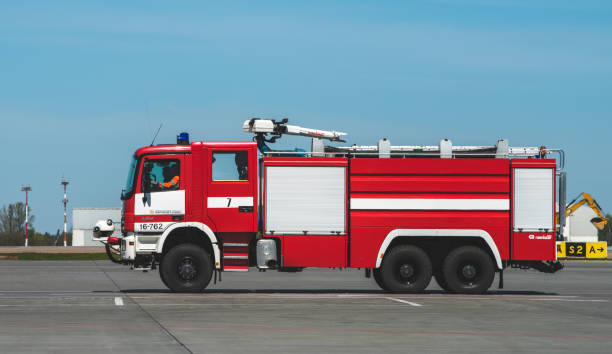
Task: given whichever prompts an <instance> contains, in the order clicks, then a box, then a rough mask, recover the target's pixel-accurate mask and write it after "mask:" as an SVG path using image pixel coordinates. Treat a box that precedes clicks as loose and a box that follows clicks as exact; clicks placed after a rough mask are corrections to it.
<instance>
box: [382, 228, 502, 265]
mask: <svg viewBox="0 0 612 354" xmlns="http://www.w3.org/2000/svg"><path fill="white" fill-rule="evenodd" d="M437 238H444V239H455V240H458V241H460V240H470V241H472V242H471V243H472V244H475V245H478V246H480V247H482V248H484V249H485V251H487V252H488V253H489V254H490V255H491V256H492V257H493V260H494V262H495V264H496V267H497V270H500V269H503V265H502V260H501V256H500V254H499V249H498V248H497V245H496V244H495V241H494V240H493V238H492V237H491V235H490V234H489V233H488V232H486V231H485V230H481V229H395V230H392V231H391V232H389V234H387V236H386V237H385V239H384V241H383V243H382V244H381V246H380V248H379V250H378V253H377V255H376V268H380V265H381V263H382V260H383V257H384V255H385V253H386V252H387V250H388V249H389V248H390V247H393V246H394V245H396V244H403V243H409V244H415V241H416V244H417V245H418V243H419V242H421V241H422V242H426V241H434V240H435V239H437ZM467 244H470V243H467ZM432 262H434V260H432Z"/></svg>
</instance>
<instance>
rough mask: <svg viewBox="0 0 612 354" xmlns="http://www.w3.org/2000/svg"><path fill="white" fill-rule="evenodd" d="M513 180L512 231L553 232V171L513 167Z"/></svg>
mask: <svg viewBox="0 0 612 354" xmlns="http://www.w3.org/2000/svg"><path fill="white" fill-rule="evenodd" d="M513 182H514V188H513V212H514V231H518V230H522V231H544V230H547V231H552V230H553V228H554V227H553V226H554V225H553V222H554V221H553V220H554V170H553V169H552V168H515V169H514V181H513Z"/></svg>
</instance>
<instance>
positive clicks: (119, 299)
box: [115, 296, 123, 306]
mask: <svg viewBox="0 0 612 354" xmlns="http://www.w3.org/2000/svg"><path fill="white" fill-rule="evenodd" d="M115 305H117V306H123V298H122V297H120V296H116V297H115Z"/></svg>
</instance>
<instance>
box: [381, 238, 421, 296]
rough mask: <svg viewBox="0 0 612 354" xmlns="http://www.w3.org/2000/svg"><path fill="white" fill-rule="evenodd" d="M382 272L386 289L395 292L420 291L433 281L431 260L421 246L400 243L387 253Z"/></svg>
mask: <svg viewBox="0 0 612 354" xmlns="http://www.w3.org/2000/svg"><path fill="white" fill-rule="evenodd" d="M380 273H381V280H382V283H383V285H384V287H383V288H384V289H386V290H388V291H391V292H394V293H418V292H422V291H423V290H425V288H426V287H427V285H429V282H430V281H431V274H432V267H431V261H430V260H429V256H427V253H425V251H423V250H422V249H421V248H419V247H416V246H412V245H400V246H396V247H394V248H393V249H392V250H390V251H389V252H388V253H387V254H386V255H385V257H384V258H383V262H382V265H381V266H380Z"/></svg>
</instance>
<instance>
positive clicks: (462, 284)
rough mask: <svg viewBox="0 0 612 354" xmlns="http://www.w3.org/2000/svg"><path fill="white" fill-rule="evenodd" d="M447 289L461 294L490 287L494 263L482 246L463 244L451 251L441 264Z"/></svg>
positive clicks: (479, 292)
mask: <svg viewBox="0 0 612 354" xmlns="http://www.w3.org/2000/svg"><path fill="white" fill-rule="evenodd" d="M442 275H443V277H444V280H445V282H446V286H447V287H448V290H449V291H451V292H453V293H461V294H482V293H484V292H485V291H487V290H488V289H489V287H491V284H492V283H493V278H495V265H494V263H493V260H492V259H491V256H489V254H488V253H487V252H485V251H484V250H483V249H482V248H479V247H475V246H463V247H459V248H456V249H454V250H453V251H451V252H450V253H449V254H448V256H446V259H444V263H443V264H442Z"/></svg>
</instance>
